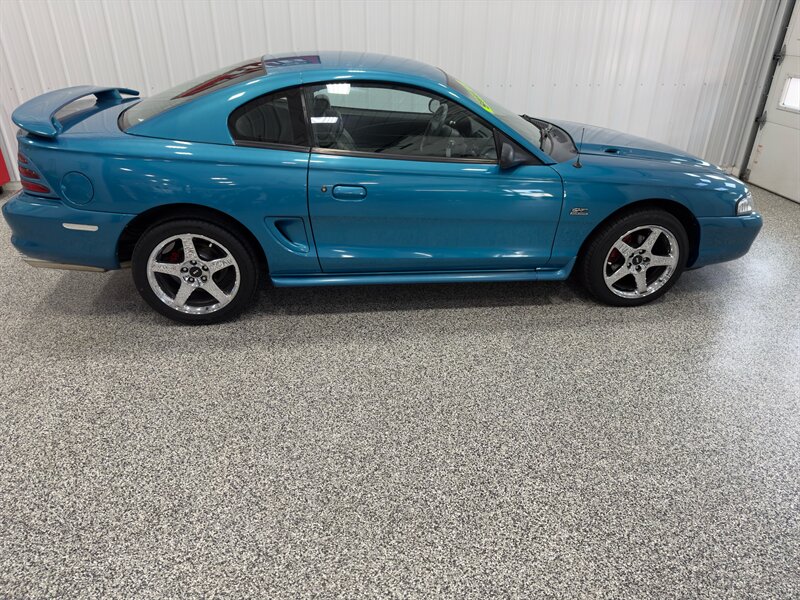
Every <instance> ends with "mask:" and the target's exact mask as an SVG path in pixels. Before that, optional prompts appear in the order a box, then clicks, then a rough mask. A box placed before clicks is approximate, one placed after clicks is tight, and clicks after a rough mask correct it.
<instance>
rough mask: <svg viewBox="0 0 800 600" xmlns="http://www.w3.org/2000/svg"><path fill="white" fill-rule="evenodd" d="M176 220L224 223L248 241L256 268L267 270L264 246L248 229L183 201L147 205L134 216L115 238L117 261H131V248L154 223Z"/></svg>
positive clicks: (207, 208)
mask: <svg viewBox="0 0 800 600" xmlns="http://www.w3.org/2000/svg"><path fill="white" fill-rule="evenodd" d="M177 219H205V220H208V221H210V222H211V223H215V224H217V225H223V226H224V227H226V228H228V229H230V230H231V231H233V232H234V233H236V234H238V235H240V236H242V238H243V239H244V240H245V241H246V242H247V244H248V245H249V246H250V248H251V249H252V251H253V252H254V253H255V256H256V258H257V260H258V263H259V267H261V269H262V271H263V272H264V273H268V272H269V263H268V262H267V256H266V254H265V253H264V248H263V247H262V245H261V244H260V243H259V241H258V239H257V238H256V236H255V235H253V232H252V231H250V229H248V228H247V227H246V226H245V225H244V224H243V223H242V222H241V221H239V220H237V219H235V218H233V217H232V216H230V215H229V214H227V213H224V212H222V211H221V210H217V209H215V208H210V207H208V206H203V205H201V204H192V203H191V202H184V203H178V204H163V205H160V206H156V207H153V208H150V209H148V210H146V211H144V212H142V213H140V214H138V215H136V217H134V218H133V219H132V220H131V222H130V223H128V225H127V226H126V227H125V229H124V230H123V231H122V233H121V234H120V237H119V240H117V258H118V259H119V262H120V264H123V263H126V262H128V261H130V260H131V257H132V256H133V248H134V246H135V245H136V242H137V241H139V238H140V237H141V236H142V234H143V233H144V232H145V231H147V230H148V229H149V228H150V227H151V226H153V225H155V224H156V223H162V222H165V221H174V220H177Z"/></svg>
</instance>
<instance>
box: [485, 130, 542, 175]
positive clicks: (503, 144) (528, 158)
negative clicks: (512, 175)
mask: <svg viewBox="0 0 800 600" xmlns="http://www.w3.org/2000/svg"><path fill="white" fill-rule="evenodd" d="M496 135H497V136H498V137H497V142H498V144H499V146H500V160H499V161H497V164H498V166H499V167H500V169H502V170H504V171H505V170H506V169H513V168H515V167H519V166H520V165H535V164H539V162H538V161H537V160H536V158H535V157H534V156H532V155H531V154H529V153H528V152H527V151H526V150H525V149H523V148H521V147H519V146H517V144H515V143H514V142H512V141H511V140H510V139H508V138H507V137H506V136H504V135H503V134H501V133H496Z"/></svg>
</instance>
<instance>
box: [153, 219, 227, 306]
mask: <svg viewBox="0 0 800 600" xmlns="http://www.w3.org/2000/svg"><path fill="white" fill-rule="evenodd" d="M147 281H148V282H149V284H150V287H151V289H152V290H153V293H154V294H155V295H156V296H157V297H158V298H159V300H161V301H162V302H163V303H164V304H166V305H167V306H169V307H170V308H174V309H175V310H177V311H180V312H183V313H187V314H208V313H213V312H216V311H218V310H220V309H221V308H223V307H225V306H227V305H228V304H230V302H231V301H232V300H233V299H234V298H235V297H236V292H238V291H239V285H240V283H241V274H240V272H239V265H238V264H237V263H236V260H235V259H234V258H233V255H232V254H231V253H230V251H229V250H228V249H227V248H225V246H223V245H222V244H220V243H219V242H217V241H215V240H212V239H211V238H209V237H206V236H203V235H199V234H193V233H186V234H182V235H175V236H172V237H170V238H167V239H166V240H164V241H163V242H161V243H160V244H158V245H157V246H156V247H155V249H154V250H153V251H152V252H151V253H150V258H149V259H148V261H147Z"/></svg>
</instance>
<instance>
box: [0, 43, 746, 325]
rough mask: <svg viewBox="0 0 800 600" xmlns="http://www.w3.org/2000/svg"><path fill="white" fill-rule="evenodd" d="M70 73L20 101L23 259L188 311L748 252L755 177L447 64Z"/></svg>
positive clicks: (643, 270)
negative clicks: (285, 292) (122, 285)
mask: <svg viewBox="0 0 800 600" xmlns="http://www.w3.org/2000/svg"><path fill="white" fill-rule="evenodd" d="M137 95H138V93H137V92H135V91H133V90H130V89H126V88H113V87H92V86H80V87H72V88H67V89H62V90H57V91H54V92H49V93H47V94H44V95H42V96H39V97H37V98H34V99H33V100H30V101H29V102H26V103H25V104H23V105H22V106H20V107H19V108H17V110H16V111H14V114H13V120H14V122H15V123H16V124H17V125H18V126H19V127H20V131H19V133H18V143H19V156H18V159H19V172H20V175H21V178H22V186H23V190H22V192H21V193H19V194H18V195H17V196H15V197H14V198H13V199H11V200H10V201H9V202H7V203H6V204H5V206H4V207H3V214H4V216H5V218H6V220H7V221H8V223H9V225H10V226H11V230H12V242H13V244H14V245H15V247H16V248H17V249H18V250H19V251H20V252H21V253H22V254H23V256H24V258H25V259H26V260H27V261H28V262H29V263H31V264H34V265H38V266H50V267H60V268H73V269H89V270H99V271H104V270H108V269H117V268H120V267H124V266H128V265H130V266H131V267H132V272H133V278H134V281H135V284H136V287H137V288H138V290H139V292H140V293H141V294H142V296H143V298H144V299H145V300H146V301H147V302H148V303H149V304H150V305H151V306H152V307H153V308H155V309H156V310H157V311H159V312H160V313H162V314H164V315H166V316H167V317H170V318H172V319H175V320H177V321H182V322H187V323H209V322H215V321H220V320H222V319H226V318H229V317H232V316H233V315H236V314H237V313H239V312H240V311H241V310H242V309H243V308H245V307H246V306H247V305H248V303H250V302H251V300H253V298H254V296H255V295H256V293H257V290H258V289H259V284H260V283H261V282H262V281H263V280H264V279H265V278H268V280H269V281H271V282H272V284H274V285H276V286H299V285H306V286H312V285H342V284H386V283H419V282H457V281H510V280H561V279H566V278H567V277H568V276H569V275H570V274H571V273H573V272H574V273H575V275H576V276H577V277H578V278H580V280H582V282H583V283H584V284H585V286H586V288H587V289H588V290H589V292H590V293H591V294H592V295H593V296H594V297H595V298H597V299H598V300H600V301H602V302H605V303H608V304H611V305H616V306H635V305H639V304H643V303H645V302H648V301H651V300H654V299H655V298H658V297H659V296H661V295H662V294H664V293H665V292H666V291H667V290H668V289H669V288H670V287H671V286H672V285H673V284H674V283H675V281H676V280H677V279H678V277H679V276H680V274H681V272H682V271H683V270H684V269H686V268H695V267H700V266H703V265H707V264H709V263H715V262H721V261H726V260H731V259H734V258H737V257H740V256H742V255H743V254H745V253H746V252H747V251H748V249H749V248H750V245H751V244H752V242H753V240H754V238H755V237H756V235H757V234H758V231H759V229H760V228H761V216H760V215H759V214H758V213H756V212H755V211H754V207H753V201H752V198H751V195H750V193H749V192H748V190H747V188H746V187H745V185H744V184H743V183H742V182H741V181H739V180H738V179H736V178H734V177H731V176H730V175H727V174H726V173H725V172H723V171H722V170H720V169H719V168H717V167H715V166H713V165H711V164H709V163H708V162H705V161H703V160H701V159H699V158H697V157H694V156H691V155H689V154H686V153H685V152H682V151H679V150H676V149H674V148H670V147H669V146H664V145H662V144H658V143H654V142H651V141H648V140H644V139H640V138H636V137H633V136H630V135H626V134H622V133H618V132H614V131H610V130H607V129H601V128H598V127H592V126H589V125H581V124H577V123H570V122H563V121H553V120H545V119H540V118H535V117H530V116H527V115H517V114H515V113H513V112H511V111H509V110H507V109H505V108H503V107H502V106H501V105H500V104H498V103H497V102H495V101H493V100H491V99H490V98H487V97H485V96H484V95H483V94H481V93H480V92H478V91H475V90H474V89H472V88H470V87H469V86H467V85H466V84H464V83H462V82H460V81H459V80H457V79H455V78H453V77H452V76H450V75H448V74H446V73H444V72H442V71H441V70H439V69H437V68H434V67H431V66H428V65H425V64H422V63H419V62H416V61H413V60H408V59H404V58H395V57H391V56H381V55H376V54H361V53H348V52H318V53H307V54H302V55H285V56H264V57H263V58H260V59H255V60H249V61H245V62H242V63H240V64H237V65H234V66H232V67H229V68H226V69H223V70H221V71H218V72H215V73H212V74H210V75H208V76H205V77H201V78H199V79H197V80H195V81H191V82H189V83H186V84H184V85H180V86H178V87H176V88H174V89H171V90H168V91H166V92H163V93H161V94H158V95H156V96H153V97H151V98H146V99H139V98H136V96H137Z"/></svg>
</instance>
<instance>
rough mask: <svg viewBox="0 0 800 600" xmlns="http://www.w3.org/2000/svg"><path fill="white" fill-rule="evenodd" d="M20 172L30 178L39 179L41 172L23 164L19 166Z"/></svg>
mask: <svg viewBox="0 0 800 600" xmlns="http://www.w3.org/2000/svg"><path fill="white" fill-rule="evenodd" d="M19 174H20V175H22V176H23V177H27V178H28V179H39V174H38V173H37V172H36V171H34V170H33V169H29V168H27V167H23V166H22V165H20V166H19Z"/></svg>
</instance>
